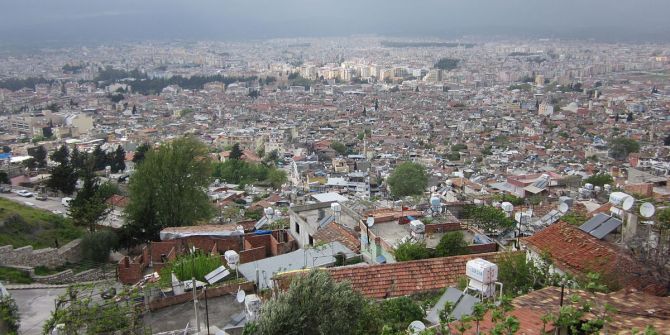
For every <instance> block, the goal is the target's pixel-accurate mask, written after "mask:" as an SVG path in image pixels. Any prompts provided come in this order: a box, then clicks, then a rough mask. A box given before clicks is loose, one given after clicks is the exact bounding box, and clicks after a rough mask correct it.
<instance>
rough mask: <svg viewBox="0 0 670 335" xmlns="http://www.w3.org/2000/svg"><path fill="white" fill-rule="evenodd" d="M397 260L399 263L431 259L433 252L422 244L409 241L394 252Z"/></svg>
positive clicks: (401, 244)
mask: <svg viewBox="0 0 670 335" xmlns="http://www.w3.org/2000/svg"><path fill="white" fill-rule="evenodd" d="M393 254H394V256H395V260H396V261H398V262H405V261H414V260H419V259H426V258H430V257H431V252H430V250H429V249H428V248H426V244H425V243H422V242H413V241H407V242H403V243H400V244H399V245H398V247H397V248H396V249H395V250H394V251H393Z"/></svg>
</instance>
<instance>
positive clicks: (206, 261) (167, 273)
mask: <svg viewBox="0 0 670 335" xmlns="http://www.w3.org/2000/svg"><path fill="white" fill-rule="evenodd" d="M222 264H223V262H222V261H221V256H219V255H207V254H204V253H202V252H200V251H197V252H195V253H191V254H187V255H184V256H181V257H179V258H177V259H175V260H174V261H171V262H169V263H168V264H167V265H166V266H165V267H164V268H162V269H161V271H160V278H161V286H164V287H165V286H169V283H170V281H171V280H172V275H171V274H172V272H174V274H175V275H176V276H177V279H179V280H188V279H191V278H193V277H195V279H196V280H199V281H205V275H206V274H208V273H210V272H212V271H213V270H214V269H216V268H218V267H219V266H221V265H222Z"/></svg>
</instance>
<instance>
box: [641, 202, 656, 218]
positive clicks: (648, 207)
mask: <svg viewBox="0 0 670 335" xmlns="http://www.w3.org/2000/svg"><path fill="white" fill-rule="evenodd" d="M654 213H656V207H654V205H653V204H652V203H650V202H645V203H643V204H642V206H640V215H642V216H644V217H645V218H650V217H652V216H654Z"/></svg>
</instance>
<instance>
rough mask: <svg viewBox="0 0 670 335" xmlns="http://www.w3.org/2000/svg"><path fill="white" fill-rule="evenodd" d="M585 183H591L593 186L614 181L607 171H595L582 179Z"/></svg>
mask: <svg viewBox="0 0 670 335" xmlns="http://www.w3.org/2000/svg"><path fill="white" fill-rule="evenodd" d="M584 182H585V183H589V184H593V186H601V187H602V186H603V185H606V184H610V185H611V184H612V183H614V178H612V176H610V175H609V174H607V173H597V174H594V175H593V176H591V177H588V178H586V179H584Z"/></svg>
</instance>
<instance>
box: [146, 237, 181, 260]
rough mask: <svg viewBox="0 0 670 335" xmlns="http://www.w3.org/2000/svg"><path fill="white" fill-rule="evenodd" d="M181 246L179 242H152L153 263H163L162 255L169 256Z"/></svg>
mask: <svg viewBox="0 0 670 335" xmlns="http://www.w3.org/2000/svg"><path fill="white" fill-rule="evenodd" d="M179 246H180V245H179V242H178V241H163V242H152V243H151V245H150V248H151V261H152V262H158V263H161V262H162V260H161V255H166V256H167V255H168V254H169V253H170V251H171V250H172V249H174V248H178V247H179Z"/></svg>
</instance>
